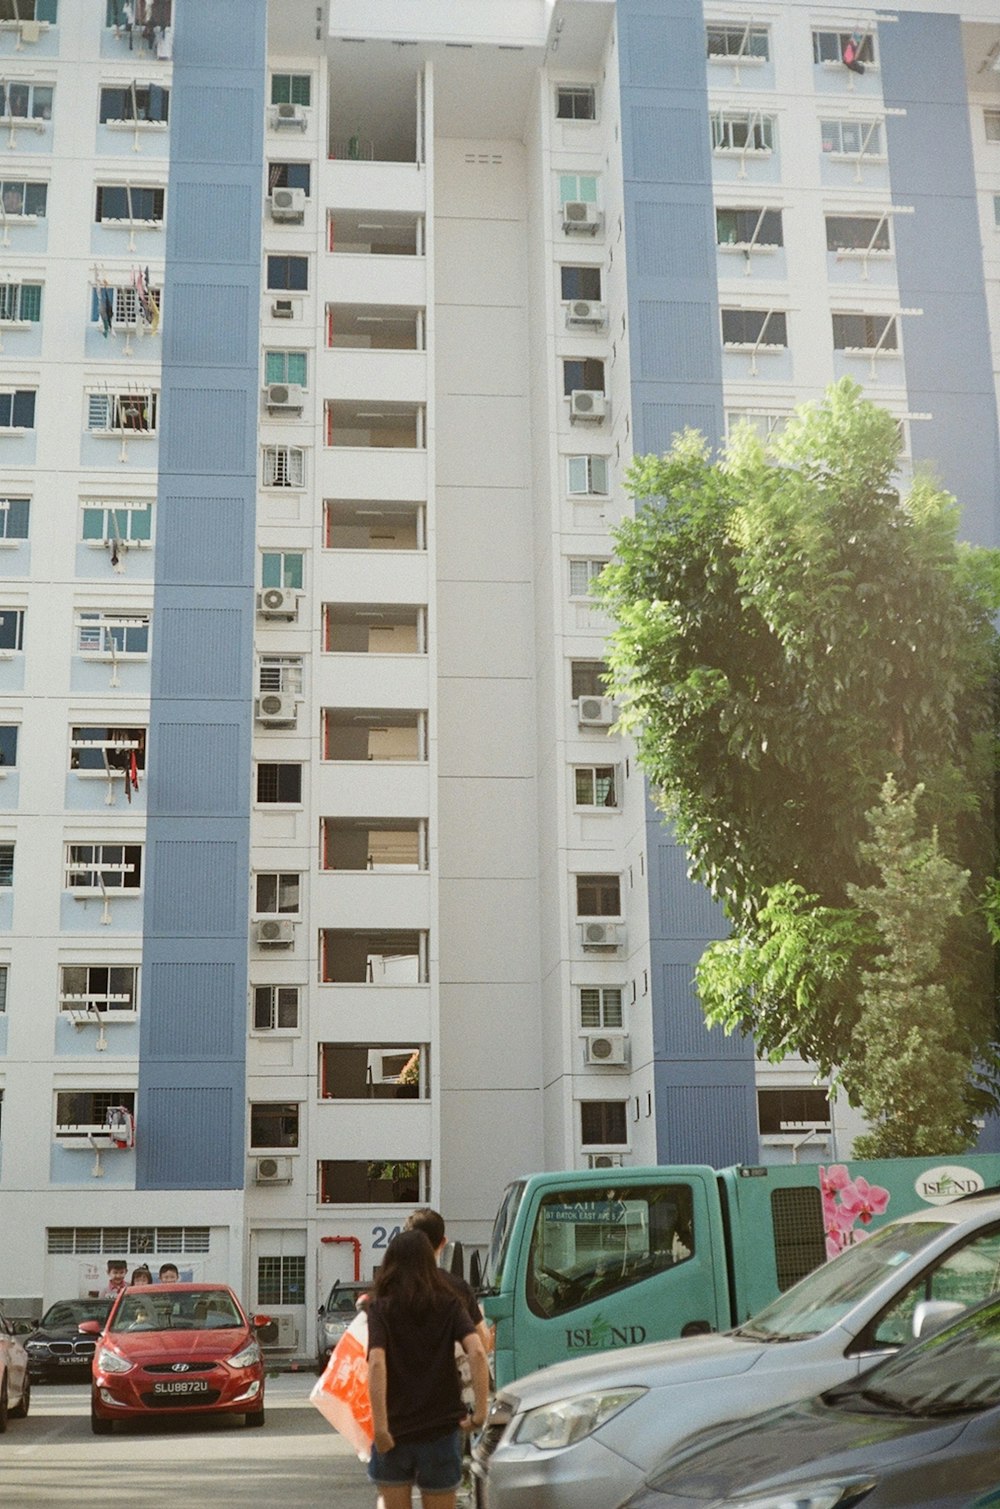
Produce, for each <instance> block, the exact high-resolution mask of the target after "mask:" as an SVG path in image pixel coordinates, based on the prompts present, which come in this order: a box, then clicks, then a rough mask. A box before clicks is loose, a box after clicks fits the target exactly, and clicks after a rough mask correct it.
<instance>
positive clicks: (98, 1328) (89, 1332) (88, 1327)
mask: <svg viewBox="0 0 1000 1509" xmlns="http://www.w3.org/2000/svg"><path fill="white" fill-rule="evenodd" d="M76 1329H77V1330H78V1331H82V1332H83V1334H84V1336H100V1334H101V1332H102V1331H103V1330H104V1327H103V1326H102V1325H101V1322H100V1321H99V1320H81V1322H80V1324H79V1325H78V1326H77V1328H76Z"/></svg>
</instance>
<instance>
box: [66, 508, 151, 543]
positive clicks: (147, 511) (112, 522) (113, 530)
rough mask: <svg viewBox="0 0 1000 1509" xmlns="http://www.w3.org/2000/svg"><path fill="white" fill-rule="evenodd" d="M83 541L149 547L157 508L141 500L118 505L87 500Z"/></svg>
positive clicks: (83, 524)
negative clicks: (145, 545)
mask: <svg viewBox="0 0 1000 1509" xmlns="http://www.w3.org/2000/svg"><path fill="white" fill-rule="evenodd" d="M81 513H82V516H83V517H82V525H81V530H82V532H81V536H80V538H81V539H84V540H99V541H100V542H101V544H105V545H106V544H109V543H111V542H112V541H114V542H116V543H118V544H133V545H137V544H147V543H148V542H149V539H150V536H151V535H152V533H153V505H152V503H149V502H146V501H145V500H144V499H141V498H135V499H132V498H129V499H125V498H120V499H119V498H116V499H115V500H114V502H113V503H112V502H104V501H98V500H97V499H94V498H85V499H84V500H83V507H82V509H81Z"/></svg>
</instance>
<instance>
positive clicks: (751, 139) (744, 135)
mask: <svg viewBox="0 0 1000 1509" xmlns="http://www.w3.org/2000/svg"><path fill="white" fill-rule="evenodd" d="M774 128H775V119H774V116H773V115H763V114H761V112H760V111H759V110H718V111H716V112H715V114H714V115H713V116H712V150H713V151H714V152H739V153H750V152H773V151H774V138H775V129H774Z"/></svg>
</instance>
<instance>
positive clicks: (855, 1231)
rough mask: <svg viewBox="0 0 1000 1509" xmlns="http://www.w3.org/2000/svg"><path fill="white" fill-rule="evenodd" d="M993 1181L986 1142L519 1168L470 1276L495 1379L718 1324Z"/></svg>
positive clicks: (996, 1179)
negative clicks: (851, 1159) (532, 1170)
mask: <svg viewBox="0 0 1000 1509" xmlns="http://www.w3.org/2000/svg"><path fill="white" fill-rule="evenodd" d="M997 1187H1000V1155H994V1154H978V1155H976V1154H970V1155H968V1156H962V1157H956V1158H954V1159H951V1160H948V1159H942V1158H939V1159H931V1158H899V1159H892V1160H886V1161H873V1162H871V1163H837V1164H830V1165H826V1166H821V1165H818V1164H798V1165H768V1166H745V1165H741V1166H738V1167H735V1168H726V1169H721V1170H716V1169H712V1168H707V1167H700V1166H697V1165H693V1166H689V1167H682V1166H678V1167H671V1166H665V1167H649V1168H616V1169H613V1170H612V1169H588V1170H580V1171H575V1172H569V1173H552V1174H534V1175H532V1176H530V1177H528V1178H525V1179H519V1180H517V1181H515V1182H514V1183H513V1184H511V1185H509V1186H508V1188H507V1190H506V1191H505V1192H504V1196H503V1199H502V1201H501V1204H500V1209H499V1211H498V1213H497V1217H496V1220H495V1223H494V1227H493V1236H492V1240H491V1243H490V1248H489V1253H488V1255H487V1258H486V1262H485V1266H484V1269H483V1272H482V1275H481V1284H480V1292H481V1302H482V1306H483V1310H484V1312H485V1313H486V1315H487V1317H488V1319H489V1320H490V1321H491V1322H492V1323H493V1324H494V1326H495V1328H496V1352H495V1364H494V1365H495V1371H496V1380H497V1384H498V1386H501V1387H502V1386H503V1385H504V1384H505V1383H508V1382H509V1381H510V1380H511V1379H512V1378H518V1377H522V1376H523V1375H524V1374H526V1373H531V1372H534V1371H535V1370H536V1369H538V1368H541V1367H547V1366H548V1365H549V1364H550V1363H553V1362H562V1361H564V1360H568V1359H570V1358H573V1357H579V1356H583V1355H585V1354H586V1353H588V1352H594V1351H599V1350H604V1349H610V1348H616V1347H628V1346H636V1345H639V1344H640V1343H642V1342H646V1341H661V1340H666V1339H668V1338H670V1337H674V1336H692V1335H696V1334H698V1333H699V1332H702V1331H724V1330H727V1329H728V1328H729V1327H730V1326H735V1325H739V1324H740V1323H741V1322H742V1321H744V1320H746V1319H747V1318H748V1317H749V1316H750V1315H752V1314H754V1313H755V1312H756V1311H757V1310H760V1309H761V1308H762V1307H763V1306H764V1305H765V1304H767V1303H768V1302H769V1301H770V1300H772V1299H774V1298H775V1296H776V1295H777V1294H778V1293H779V1291H781V1290H784V1289H787V1288H790V1286H791V1285H792V1284H794V1283H795V1282H796V1281H797V1280H798V1279H800V1278H802V1277H804V1275H805V1274H807V1273H809V1272H810V1271H811V1270H812V1269H813V1268H815V1267H816V1266H817V1265H818V1264H819V1263H822V1262H824V1261H826V1259H827V1258H829V1257H833V1256H836V1254H837V1253H838V1252H839V1251H841V1250H843V1248H844V1247H847V1246H851V1245H853V1244H854V1243H856V1242H858V1241H862V1240H863V1239H864V1237H865V1235H866V1234H867V1233H868V1232H869V1231H871V1230H873V1229H874V1228H875V1227H876V1226H879V1225H881V1224H883V1223H884V1222H885V1221H888V1220H892V1219H893V1218H894V1217H896V1216H902V1215H908V1214H909V1213H910V1212H911V1211H915V1210H921V1209H929V1208H931V1207H933V1206H935V1205H940V1204H945V1203H949V1202H950V1201H952V1200H955V1199H959V1198H961V1197H962V1196H963V1195H969V1194H975V1193H978V1192H981V1191H982V1190H984V1189H996V1188H997Z"/></svg>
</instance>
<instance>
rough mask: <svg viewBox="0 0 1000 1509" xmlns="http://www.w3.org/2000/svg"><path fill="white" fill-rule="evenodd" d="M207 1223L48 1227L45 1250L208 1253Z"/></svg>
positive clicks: (118, 1254)
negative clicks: (202, 1224) (197, 1224)
mask: <svg viewBox="0 0 1000 1509" xmlns="http://www.w3.org/2000/svg"><path fill="white" fill-rule="evenodd" d="M209 1235H210V1231H209V1227H207V1226H132V1227H128V1226H50V1227H49V1228H48V1232H47V1243H46V1250H47V1251H48V1252H54V1253H66V1254H72V1253H82V1254H86V1253H96V1252H104V1253H107V1255H108V1256H109V1257H118V1256H120V1255H121V1254H122V1253H123V1252H163V1253H170V1254H172V1255H176V1254H177V1253H179V1252H208V1251H209Z"/></svg>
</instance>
